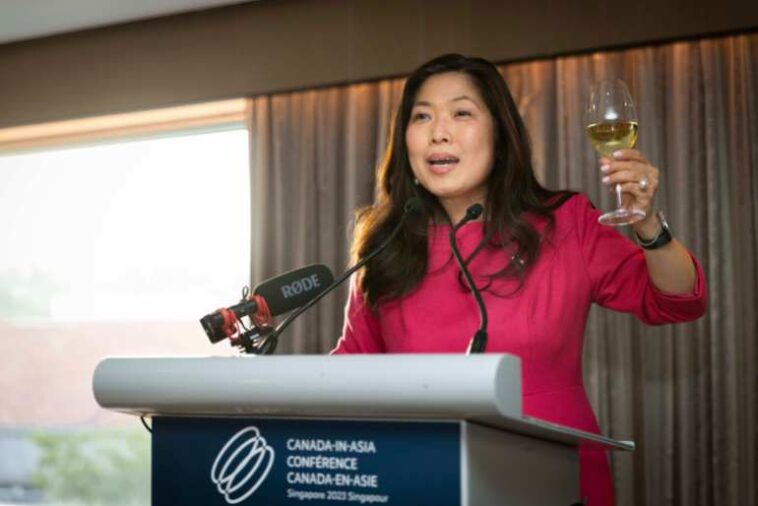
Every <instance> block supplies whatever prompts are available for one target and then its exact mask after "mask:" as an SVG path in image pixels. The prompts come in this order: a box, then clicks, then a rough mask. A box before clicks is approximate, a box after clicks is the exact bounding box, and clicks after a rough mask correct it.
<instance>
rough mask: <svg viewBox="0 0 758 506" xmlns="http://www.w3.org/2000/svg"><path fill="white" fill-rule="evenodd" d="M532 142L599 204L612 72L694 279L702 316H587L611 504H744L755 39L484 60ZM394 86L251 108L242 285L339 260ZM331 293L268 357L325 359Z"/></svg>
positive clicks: (552, 180)
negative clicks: (601, 136) (600, 113)
mask: <svg viewBox="0 0 758 506" xmlns="http://www.w3.org/2000/svg"><path fill="white" fill-rule="evenodd" d="M500 69H501V72H502V74H503V76H504V77H505V79H506V81H507V82H508V84H509V86H510V88H511V91H512V93H513V95H514V98H515V99H516V102H517V104H518V105H519V109H520V111H521V113H522V115H523V117H524V119H525V122H526V124H527V127H528V128H529V131H530V134H531V136H532V143H533V148H534V161H535V166H536V170H537V173H538V177H539V178H540V180H541V181H542V182H543V183H544V184H545V185H546V186H548V187H550V188H554V189H557V188H570V189H573V190H578V191H581V192H584V193H586V194H587V195H589V197H590V198H591V199H592V200H593V202H595V204H596V205H597V206H598V207H601V208H603V209H610V208H611V207H612V206H613V203H612V195H610V194H609V193H608V192H607V191H605V190H604V189H603V186H602V185H601V182H600V174H599V170H598V164H597V160H596V155H595V154H594V152H593V150H592V148H591V146H590V143H589V142H588V140H587V139H586V137H585V134H584V126H585V125H584V119H583V115H584V105H585V100H586V94H587V91H588V87H589V84H590V83H591V82H593V81H595V80H597V79H600V78H603V77H619V78H622V79H624V80H625V81H626V82H627V84H628V85H629V87H630V89H631V91H632V95H633V96H634V98H635V100H636V102H637V107H638V115H639V123H640V138H639V144H638V147H639V149H640V150H641V151H642V152H643V153H645V155H646V156H647V157H648V158H649V159H650V160H651V161H652V162H653V163H654V164H655V165H656V166H657V167H658V168H659V169H660V171H661V184H660V189H659V193H658V196H657V199H656V206H657V208H658V209H661V210H663V211H664V212H665V213H666V216H667V218H668V220H669V222H670V223H671V226H672V228H673V230H674V233H675V235H676V236H677V238H679V239H680V240H681V241H682V242H683V243H684V244H685V245H686V246H687V247H688V248H690V249H691V250H692V251H693V252H694V253H695V255H696V256H697V257H698V258H699V259H700V260H701V262H702V264H703V267H704V269H705V271H706V274H707V277H708V285H709V307H708V313H707V315H706V316H705V317H704V318H702V319H700V320H698V321H696V322H693V323H689V324H684V325H667V326H661V327H646V326H644V325H643V324H641V323H640V322H638V321H636V320H634V319H633V318H632V317H630V316H628V315H624V314H615V313H612V312H609V311H606V310H603V309H601V308H596V307H595V308H593V310H592V311H591V312H590V317H589V320H588V322H587V330H586V343H585V350H584V371H585V383H586V386H587V390H588V392H589V394H590V398H591V402H592V403H593V406H594V407H595V409H596V413H597V415H598V419H599V421H600V425H601V427H602V429H603V431H604V433H605V434H608V435H610V436H611V437H616V438H619V439H633V440H635V441H636V443H637V445H638V448H637V450H636V451H635V452H634V453H633V454H614V455H613V457H612V463H613V469H614V480H615V487H616V493H617V503H618V504H619V505H668V504H672V505H688V506H691V505H703V506H705V505H721V504H724V505H734V506H736V505H753V506H754V505H756V504H758V468H757V467H756V466H757V464H758V459H757V455H758V418H757V416H756V412H757V411H758V368H757V367H756V363H757V362H758V346H757V342H758V173H757V169H758V103H757V102H758V35H757V34H745V35H735V36H728V37H720V38H711V39H703V40H696V41H687V42H679V43H672V44H666V45H660V46H654V47H642V48H635V49H628V50H624V51H610V52H598V53H594V54H590V55H583V56H574V57H561V58H555V59H550V60H540V61H535V62H527V63H518V64H512V65H505V66H503V67H501V68H500ZM401 91H402V80H401V79H393V80H386V81H379V82H372V83H362V84H356V85H350V86H342V87H333V88H328V89H319V90H311V91H302V92H296V93H288V94H278V95H271V96H261V97H257V98H254V99H251V101H250V114H249V127H250V140H251V142H250V152H251V195H252V209H253V216H252V218H253V219H252V227H253V228H252V259H251V272H252V278H253V283H255V282H256V281H260V280H263V279H266V278H268V277H271V276H274V275H276V274H281V273H283V272H285V271H287V270H290V269H293V268H296V267H301V266H303V265H306V264H309V263H316V262H318V263H325V264H327V265H328V266H329V267H331V268H332V269H333V270H334V271H335V272H336V273H337V272H341V271H342V270H344V269H345V268H346V267H347V265H348V249H349V244H350V238H351V230H352V224H353V211H354V210H355V209H356V208H358V207H360V206H362V205H365V204H368V203H370V202H371V199H372V193H373V175H374V169H375V167H376V165H377V163H378V161H379V160H380V159H381V157H382V155H383V151H384V147H385V145H386V140H387V135H388V130H389V124H390V121H391V118H392V114H393V112H394V110H395V108H396V107H397V103H398V101H399V98H400V93H401ZM346 293H347V287H346V286H344V287H342V289H341V290H338V291H337V292H336V293H335V294H333V295H331V296H329V297H327V298H325V299H324V300H323V301H321V303H320V304H319V305H318V306H317V307H316V308H314V310H313V311H310V312H309V313H307V314H305V315H303V317H302V318H301V319H300V320H299V321H298V322H297V323H295V324H294V325H293V326H291V327H290V328H289V329H288V331H287V332H286V333H285V335H284V336H282V338H281V340H280V345H279V353H325V352H327V351H328V350H330V349H331V347H332V346H333V345H334V343H335V342H336V340H337V338H338V337H339V335H340V333H341V326H342V319H343V307H344V302H345V299H346Z"/></svg>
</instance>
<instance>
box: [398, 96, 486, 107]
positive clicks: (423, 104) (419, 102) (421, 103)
mask: <svg viewBox="0 0 758 506" xmlns="http://www.w3.org/2000/svg"><path fill="white" fill-rule="evenodd" d="M461 100H468V101H470V102H473V103H474V104H477V101H476V100H474V99H473V98H471V97H469V96H468V95H461V96H459V97H455V98H451V99H450V100H448V102H460V101H461ZM413 106H414V107H418V106H421V107H431V106H432V103H431V102H429V101H427V100H417V101H416V102H414V103H413Z"/></svg>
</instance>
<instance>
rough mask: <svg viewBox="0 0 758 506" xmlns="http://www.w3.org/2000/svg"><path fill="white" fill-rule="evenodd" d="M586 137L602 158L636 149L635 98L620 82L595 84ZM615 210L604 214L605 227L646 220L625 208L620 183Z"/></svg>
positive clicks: (588, 113)
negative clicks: (633, 98)
mask: <svg viewBox="0 0 758 506" xmlns="http://www.w3.org/2000/svg"><path fill="white" fill-rule="evenodd" d="M586 121H587V136H588V137H589V138H590V141H591V142H592V147H593V148H595V151H597V152H598V153H600V154H601V155H602V156H607V157H611V156H612V155H613V152H614V151H617V150H619V149H629V148H633V147H634V146H635V144H636V143H637V129H638V125H637V111H636V110H635V107H634V101H633V100H632V95H631V94H630V93H629V90H628V89H627V87H626V84H624V82H623V81H622V80H620V79H614V80H605V81H600V82H597V83H595V84H593V85H592V88H591V89H590V96H589V101H588V102H587V113H586ZM615 192H616V205H617V207H616V209H614V210H613V211H610V212H608V213H605V214H603V215H602V216H600V218H598V221H599V222H600V223H602V224H603V225H614V226H619V225H629V224H631V223H634V222H636V221H640V220H642V219H643V218H645V211H642V210H641V209H627V208H625V207H624V206H623V202H622V197H623V193H622V191H621V185H619V184H617V185H616V187H615Z"/></svg>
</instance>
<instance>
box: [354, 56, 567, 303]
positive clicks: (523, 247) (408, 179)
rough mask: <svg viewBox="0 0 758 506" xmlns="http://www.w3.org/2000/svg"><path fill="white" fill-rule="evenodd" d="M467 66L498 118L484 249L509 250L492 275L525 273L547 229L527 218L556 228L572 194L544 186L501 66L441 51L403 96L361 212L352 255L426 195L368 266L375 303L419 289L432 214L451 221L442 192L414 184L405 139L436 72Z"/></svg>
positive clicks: (363, 281) (365, 284)
mask: <svg viewBox="0 0 758 506" xmlns="http://www.w3.org/2000/svg"><path fill="white" fill-rule="evenodd" d="M445 72H462V73H465V74H467V75H468V76H470V77H471V79H472V81H473V82H474V83H475V84H476V86H477V89H478V91H479V93H480V95H481V97H482V99H483V100H484V103H485V104H486V106H487V108H488V109H489V112H490V114H491V115H492V118H493V120H494V126H495V128H494V133H495V143H494V146H495V148H494V149H495V153H494V161H493V164H494V165H493V167H492V171H491V172H490V175H489V178H488V180H487V201H486V202H485V216H484V218H485V220H486V224H485V234H484V240H483V241H482V244H480V247H479V248H477V250H478V249H481V248H482V247H484V246H485V245H489V246H492V247H501V248H509V251H510V252H511V253H507V255H508V256H507V257H506V258H508V259H509V258H510V256H511V254H512V253H513V252H515V255H514V257H515V258H516V259H517V260H518V261H517V262H511V261H506V262H504V265H505V266H504V268H503V269H501V270H500V271H498V272H495V273H492V274H491V276H492V277H499V276H516V277H521V279H522V280H523V276H524V274H525V273H526V271H527V270H528V268H529V266H530V265H531V264H532V263H533V262H534V260H535V259H536V257H537V253H538V250H539V246H540V237H541V236H540V233H539V232H538V231H537V230H536V228H535V227H534V226H533V225H532V224H531V223H529V221H528V220H527V219H526V218H527V214H528V213H532V214H533V215H536V216H542V217H544V218H546V219H547V221H548V230H549V228H550V227H551V226H552V222H553V211H554V210H555V209H557V208H558V207H559V206H560V205H561V204H563V202H565V201H566V199H568V198H569V197H570V196H571V195H572V194H571V193H569V192H554V191H550V190H548V189H546V188H544V187H543V186H542V185H540V184H539V182H538V181H537V179H536V177H535V175H534V169H533V168H532V157H531V148H530V145H529V137H528V134H527V132H526V128H525V127H524V123H523V121H522V119H521V116H520V114H519V112H518V109H517V108H516V104H515V103H514V102H513V97H511V93H510V91H509V90H508V87H507V85H506V84H505V81H504V80H503V78H502V76H501V75H500V73H499V72H498V71H497V68H495V66H494V65H493V64H492V63H490V62H489V61H487V60H485V59H483V58H468V57H465V56H462V55H458V54H447V55H443V56H440V57H437V58H435V59H433V60H431V61H429V62H427V63H425V64H424V65H422V66H421V67H419V68H418V69H416V70H415V71H414V72H413V73H412V74H411V75H410V76H409V77H408V79H407V81H406V82H405V87H404V88H403V96H402V101H401V103H400V107H399V109H398V111H397V114H396V115H395V119H394V123H393V126H392V131H391V134H390V141H389V143H388V145H387V149H386V151H385V154H384V159H383V161H382V163H381V164H380V165H379V167H378V168H377V175H376V188H375V197H374V203H373V204H372V205H370V206H368V207H366V208H363V209H361V210H359V211H358V215H357V223H356V230H355V234H354V239H353V247H352V256H353V259H354V260H356V259H358V258H361V257H363V256H365V255H366V254H368V253H369V252H370V251H371V250H372V249H373V248H375V247H376V246H377V245H378V244H379V243H380V242H381V241H382V240H383V239H384V238H386V237H387V236H388V235H389V233H390V232H391V230H392V229H393V228H394V227H395V226H396V225H397V223H398V221H399V220H400V217H401V216H402V214H403V207H404V205H405V203H406V202H407V201H408V199H410V198H411V197H414V196H417V197H420V198H421V200H422V202H423V207H424V209H425V211H426V213H425V214H424V213H417V214H416V215H414V216H411V217H410V218H409V219H408V220H407V221H406V224H405V226H404V227H403V230H402V231H401V232H400V234H399V235H398V236H397V237H396V238H395V239H394V240H393V241H392V242H391V243H390V245H389V246H388V247H387V248H386V249H385V250H384V251H383V252H382V253H381V254H379V255H377V256H376V257H375V258H374V259H372V260H371V261H370V262H369V263H368V264H367V265H366V266H365V267H364V268H363V270H362V271H361V272H360V275H359V278H358V286H359V287H360V289H361V291H362V292H363V296H364V298H365V300H366V302H367V303H368V305H369V306H370V307H372V308H374V309H375V308H376V306H377V304H378V303H379V302H380V301H383V300H388V299H393V298H397V297H400V296H402V295H404V294H406V293H408V292H410V291H411V290H413V289H414V288H415V287H416V286H417V285H418V284H419V282H420V281H421V279H422V278H423V277H424V275H425V274H426V271H427V230H428V226H429V220H430V218H432V219H437V220H440V219H442V220H446V221H447V222H449V221H450V218H449V217H448V216H447V213H445V211H444V209H443V208H442V205H441V204H440V203H439V201H438V200H437V198H436V197H435V196H434V195H433V194H431V193H429V192H428V191H427V190H425V189H424V188H423V187H421V186H417V185H415V184H414V176H413V172H412V170H411V166H410V162H409V159H408V150H407V147H406V144H405V131H406V128H407V127H408V123H409V121H410V117H411V110H412V109H413V105H414V102H415V100H416V95H417V94H418V91H419V89H420V88H421V85H422V84H423V83H424V82H425V81H426V80H427V79H428V78H429V77H431V76H434V75H436V74H442V73H445Z"/></svg>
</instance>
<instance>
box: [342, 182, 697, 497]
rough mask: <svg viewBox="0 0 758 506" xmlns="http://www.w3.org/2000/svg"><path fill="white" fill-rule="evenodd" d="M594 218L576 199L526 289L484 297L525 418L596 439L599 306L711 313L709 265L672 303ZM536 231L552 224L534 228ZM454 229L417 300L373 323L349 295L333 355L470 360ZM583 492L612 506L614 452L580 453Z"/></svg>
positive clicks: (443, 230)
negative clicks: (589, 347)
mask: <svg viewBox="0 0 758 506" xmlns="http://www.w3.org/2000/svg"><path fill="white" fill-rule="evenodd" d="M599 214H600V213H599V211H598V210H596V209H595V208H594V207H593V206H592V204H591V203H590V202H589V200H588V199H587V198H586V197H584V196H583V195H575V196H573V197H571V198H570V199H569V200H567V201H566V202H565V203H564V204H563V205H562V206H561V207H560V208H559V209H557V210H556V211H555V228H554V230H553V233H552V234H551V235H550V236H549V238H548V239H547V240H543V243H542V246H541V249H540V254H539V257H538V259H537V260H536V261H535V263H534V264H533V265H532V267H531V269H530V271H529V273H528V275H527V277H526V280H525V283H524V285H523V286H522V287H521V289H520V290H518V291H516V292H515V293H513V292H514V290H516V288H517V287H518V283H517V282H516V281H514V280H512V279H505V280H504V279H496V280H494V281H492V282H491V283H490V284H489V286H488V287H487V288H486V290H485V291H484V292H483V293H482V296H483V299H484V302H485V304H486V305H487V309H488V315H489V327H488V336H489V341H488V344H487V351H488V352H495V353H499V352H503V353H511V354H515V355H518V356H519V357H521V360H522V376H523V377H522V387H523V396H524V397H523V410H524V413H525V414H527V415H530V416H533V417H536V418H541V419H544V420H548V421H551V422H555V423H559V424H563V425H567V426H570V427H575V428H577V429H581V430H585V431H590V432H595V433H599V432H600V430H599V427H598V424H597V421H596V419H595V415H594V413H593V411H592V408H591V406H590V403H589V401H588V399H587V395H586V392H585V390H584V384H583V379H582V345H583V342H584V328H585V324H586V321H587V313H588V311H589V309H590V304H591V303H593V302H595V303H597V304H600V305H601V306H603V307H606V308H609V309H613V310H616V311H623V312H627V313H632V314H634V315H635V316H636V317H637V318H639V319H640V320H642V321H643V322H645V323H647V324H652V325H656V324H664V323H671V322H683V321H689V320H694V319H696V318H698V317H699V316H701V315H702V314H703V313H704V312H705V306H706V289H705V282H704V279H705V278H704V275H703V271H702V268H701V266H700V264H699V263H698V262H697V260H695V259H694V257H693V260H694V261H695V266H696V269H697V281H696V285H695V289H694V292H693V293H692V294H689V295H668V294H665V293H662V292H661V291H659V290H658V289H656V288H655V287H654V286H653V285H652V284H651V282H650V279H649V277H648V274H647V267H646V264H645V258H644V253H643V250H641V249H640V248H639V247H638V246H636V245H635V244H634V243H633V242H631V241H630V240H629V239H627V238H626V237H624V236H622V235H621V234H619V233H618V231H617V230H615V229H614V228H612V227H606V226H603V225H600V224H598V222H597V217H598V216H599ZM534 223H535V225H536V226H537V228H538V229H539V230H544V222H541V221H535V222H534ZM483 228H484V227H483V223H482V222H473V223H469V224H467V225H464V227H463V228H461V229H460V230H459V232H458V235H457V238H458V245H459V248H460V250H461V253H462V255H463V257H464V258H466V257H467V256H468V254H469V253H471V252H472V251H473V250H474V248H475V247H476V246H477V245H478V244H479V242H480V241H481V238H482V234H483ZM449 231H450V227H449V226H438V225H433V226H431V227H430V231H429V241H428V244H429V246H428V248H429V261H428V270H427V274H426V276H425V277H424V278H423V280H422V282H421V283H420V285H419V286H418V287H417V288H416V289H415V290H414V291H413V292H412V293H410V294H408V295H406V296H404V297H402V298H401V299H398V300H393V301H390V302H387V303H383V304H381V305H380V306H379V308H378V311H377V312H376V313H373V312H371V311H370V310H369V309H368V307H367V306H366V305H365V304H364V301H363V298H362V296H361V294H360V293H359V292H358V291H357V290H352V291H351V294H350V298H349V300H348V303H347V308H346V315H345V326H344V332H343V336H342V338H341V339H340V341H339V343H338V344H337V347H336V348H335V350H334V351H333V353H463V352H464V351H465V349H466V347H467V345H468V342H469V340H470V339H471V337H472V336H473V334H474V331H475V330H476V329H477V328H478V327H479V313H478V310H477V307H476V303H475V301H474V298H473V297H472V295H471V294H470V293H469V292H468V290H467V289H466V288H464V287H463V285H462V284H461V283H459V280H458V279H459V276H458V274H459V270H458V267H457V265H456V264H455V262H454V260H453V259H452V253H451V251H450V245H449V243H448V233H449ZM506 257H508V255H504V253H503V251H502V249H494V248H485V249H484V250H482V251H480V252H479V254H478V255H477V256H476V257H474V259H473V260H472V262H471V263H470V264H469V268H470V270H471V272H472V275H473V277H474V280H475V282H476V284H477V286H478V287H485V286H486V285H487V284H488V278H487V277H486V276H484V275H485V274H488V273H492V272H496V271H498V270H500V269H502V267H503V266H504V264H503V262H504V258H506ZM579 461H580V490H581V494H582V496H583V497H585V498H587V499H588V504H589V505H591V506H600V505H611V504H613V486H612V482H611V475H610V468H609V465H608V458H607V455H606V454H605V452H601V451H591V450H580V456H579Z"/></svg>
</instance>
